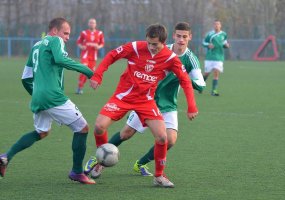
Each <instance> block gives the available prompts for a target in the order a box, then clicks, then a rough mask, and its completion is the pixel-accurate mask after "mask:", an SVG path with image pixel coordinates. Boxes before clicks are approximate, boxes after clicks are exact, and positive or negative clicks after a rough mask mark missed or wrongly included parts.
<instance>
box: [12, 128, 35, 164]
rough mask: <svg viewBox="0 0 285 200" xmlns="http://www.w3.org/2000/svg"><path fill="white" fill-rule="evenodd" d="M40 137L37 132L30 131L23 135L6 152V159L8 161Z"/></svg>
mask: <svg viewBox="0 0 285 200" xmlns="http://www.w3.org/2000/svg"><path fill="white" fill-rule="evenodd" d="M40 139H41V137H40V135H39V134H38V132H37V131H32V132H30V133H27V134H25V135H23V136H22V137H21V138H20V139H19V140H18V141H17V142H16V143H15V144H14V145H13V146H12V147H11V148H10V149H9V150H8V152H7V158H8V160H9V161H10V160H11V159H12V158H13V157H14V156H15V155H16V154H17V153H19V152H20V151H23V150H24V149H26V148H28V147H30V146H32V145H33V144H34V143H35V142H36V141H38V140H40Z"/></svg>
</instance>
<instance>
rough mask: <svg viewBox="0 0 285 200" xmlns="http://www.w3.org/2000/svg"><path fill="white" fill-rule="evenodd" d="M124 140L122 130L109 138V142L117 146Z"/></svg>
mask: <svg viewBox="0 0 285 200" xmlns="http://www.w3.org/2000/svg"><path fill="white" fill-rule="evenodd" d="M122 142H124V140H122V139H121V136H120V131H119V132H117V133H115V134H114V135H113V137H112V138H111V139H110V140H109V143H111V144H113V145H115V146H119V145H120V144H121V143H122Z"/></svg>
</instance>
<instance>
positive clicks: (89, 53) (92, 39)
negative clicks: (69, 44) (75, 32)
mask: <svg viewBox="0 0 285 200" xmlns="http://www.w3.org/2000/svg"><path fill="white" fill-rule="evenodd" d="M91 43H95V44H97V45H104V43H105V41H104V34H103V32H102V31H99V30H95V31H90V30H89V29H87V30H84V31H82V32H81V33H80V36H79V37H78V39H77V44H80V45H83V46H86V49H82V50H81V54H80V62H81V63H82V64H84V65H86V66H88V67H89V68H90V69H91V70H92V71H94V69H95V66H96V61H97V55H98V49H97V48H95V47H94V46H89V45H88V44H91ZM86 80H87V77H86V76H85V75H83V74H80V76H79V88H82V87H83V85H84V84H85V82H86Z"/></svg>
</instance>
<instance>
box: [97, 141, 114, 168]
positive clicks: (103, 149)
mask: <svg viewBox="0 0 285 200" xmlns="http://www.w3.org/2000/svg"><path fill="white" fill-rule="evenodd" d="M119 156H120V152H119V149H118V148H117V147H116V146H115V145H113V144H110V143H106V144H103V145H101V146H100V147H98V149H97V151H96V158H97V161H98V163H99V164H101V165H103V166H104V167H112V166H114V165H115V164H117V162H118V161H119Z"/></svg>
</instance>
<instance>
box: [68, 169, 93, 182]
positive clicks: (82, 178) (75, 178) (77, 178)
mask: <svg viewBox="0 0 285 200" xmlns="http://www.w3.org/2000/svg"><path fill="white" fill-rule="evenodd" d="M68 177H69V178H70V179H71V180H73V181H77V182H80V183H83V184H95V183H96V182H95V181H94V180H93V179H90V178H89V177H88V176H86V175H85V174H84V173H81V174H76V173H75V172H73V171H71V172H70V173H69V175H68Z"/></svg>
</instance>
